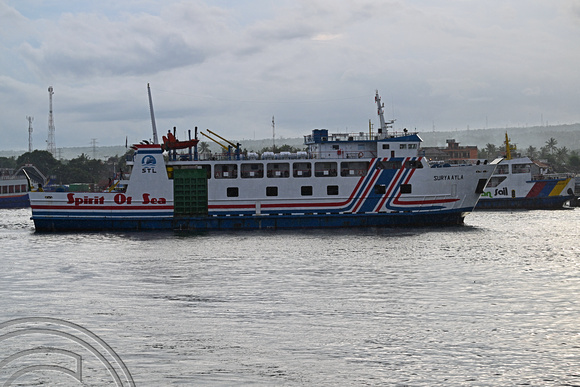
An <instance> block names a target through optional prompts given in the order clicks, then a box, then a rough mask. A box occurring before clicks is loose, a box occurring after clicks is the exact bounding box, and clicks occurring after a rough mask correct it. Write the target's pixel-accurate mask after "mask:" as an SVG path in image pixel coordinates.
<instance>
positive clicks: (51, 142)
mask: <svg viewBox="0 0 580 387" xmlns="http://www.w3.org/2000/svg"><path fill="white" fill-rule="evenodd" d="M53 90H54V89H53V88H52V86H50V87H49V88H48V101H49V105H48V140H47V141H46V142H47V150H48V151H49V152H50V153H51V154H52V155H53V156H54V157H56V141H55V138H54V132H55V130H54V119H53V118H52V95H53V94H54V91H53Z"/></svg>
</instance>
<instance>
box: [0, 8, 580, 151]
mask: <svg viewBox="0 0 580 387" xmlns="http://www.w3.org/2000/svg"><path fill="white" fill-rule="evenodd" d="M0 25H1V27H0V112H1V117H0V149H3V150H9V149H14V150H16V149H23V150H27V149H28V122H27V121H26V116H34V122H33V127H34V132H33V145H34V148H35V149H41V150H45V149H46V148H47V143H46V142H47V138H48V91H47V89H48V87H49V86H53V88H54V96H53V110H54V122H55V127H56V146H57V148H59V147H76V146H90V145H91V141H92V139H96V142H97V145H102V146H105V145H124V144H125V138H126V137H127V138H128V140H129V143H131V142H138V141H140V140H141V139H150V138H152V130H151V121H150V116H149V105H148V98H147V83H150V84H151V89H152V94H153V104H154V108H155V115H156V119H157V120H156V121H157V128H158V132H159V135H160V137H161V135H162V134H164V133H165V132H166V131H167V130H168V129H170V128H172V127H173V126H176V127H177V133H178V137H182V138H183V137H184V136H185V132H186V130H187V129H193V128H194V127H195V126H198V127H199V128H200V129H206V128H209V129H210V130H212V131H214V132H216V133H218V134H220V135H221V136H223V137H225V138H228V139H231V140H243V139H254V138H256V139H263V138H271V137H272V116H275V122H276V138H280V137H301V136H303V135H305V134H308V133H310V131H311V130H312V129H313V128H327V129H329V130H331V131H337V132H344V131H353V132H354V131H367V130H368V122H369V119H371V120H372V122H373V124H374V125H375V127H376V126H377V125H378V118H377V115H376V106H375V104H374V94H375V89H378V90H379V93H380V94H381V96H382V97H383V101H384V103H385V110H386V117H387V118H396V119H397V121H396V124H395V128H396V129H402V128H404V127H406V128H409V129H417V130H418V131H419V132H421V131H433V130H435V131H446V130H455V129H460V130H462V129H467V128H470V129H479V128H486V127H487V128H494V127H505V126H535V125H540V124H541V123H542V122H544V123H549V124H558V123H560V124H564V123H576V122H580V3H579V2H578V1H577V0H554V1H546V0H513V1H509V0H502V1H498V0H488V1H468V0H429V1H427V0H414V1H403V0H401V1H397V0H393V1H383V0H372V1H371V0H368V1H367V0H349V1H341V0H292V1H286V0H276V1H270V0H214V1H210V0H205V1H202V0H188V1H173V0H99V1H79V0H46V1H41V0H0Z"/></svg>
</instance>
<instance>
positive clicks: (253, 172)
mask: <svg viewBox="0 0 580 387" xmlns="http://www.w3.org/2000/svg"><path fill="white" fill-rule="evenodd" d="M240 175H241V176H242V178H244V179H255V178H260V177H264V164H242V166H241V173H240Z"/></svg>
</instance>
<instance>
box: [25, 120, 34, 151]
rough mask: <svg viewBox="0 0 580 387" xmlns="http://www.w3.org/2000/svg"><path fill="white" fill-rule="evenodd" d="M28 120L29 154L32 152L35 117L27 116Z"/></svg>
mask: <svg viewBox="0 0 580 387" xmlns="http://www.w3.org/2000/svg"><path fill="white" fill-rule="evenodd" d="M26 119H27V120H28V152H32V121H34V117H32V116H26Z"/></svg>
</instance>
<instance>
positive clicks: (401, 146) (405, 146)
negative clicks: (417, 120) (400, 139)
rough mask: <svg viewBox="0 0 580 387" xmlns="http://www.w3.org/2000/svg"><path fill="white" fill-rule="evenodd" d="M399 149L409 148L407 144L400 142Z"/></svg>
mask: <svg viewBox="0 0 580 387" xmlns="http://www.w3.org/2000/svg"><path fill="white" fill-rule="evenodd" d="M399 149H407V144H399Z"/></svg>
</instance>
